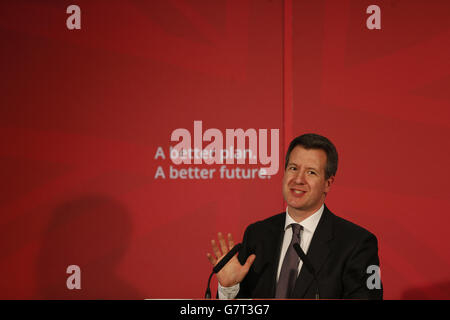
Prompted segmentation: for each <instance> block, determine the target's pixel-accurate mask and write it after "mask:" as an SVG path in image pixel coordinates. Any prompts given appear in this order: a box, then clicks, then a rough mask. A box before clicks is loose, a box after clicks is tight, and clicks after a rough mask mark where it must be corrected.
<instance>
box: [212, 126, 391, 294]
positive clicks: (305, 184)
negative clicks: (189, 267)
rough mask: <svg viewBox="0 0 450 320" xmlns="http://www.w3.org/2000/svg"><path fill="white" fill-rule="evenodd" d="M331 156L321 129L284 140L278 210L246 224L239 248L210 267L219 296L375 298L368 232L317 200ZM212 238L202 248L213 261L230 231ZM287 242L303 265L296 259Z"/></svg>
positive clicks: (375, 267)
mask: <svg viewBox="0 0 450 320" xmlns="http://www.w3.org/2000/svg"><path fill="white" fill-rule="evenodd" d="M337 164H338V154H337V151H336V148H335V146H334V145H333V144H332V143H331V142H330V141H329V140H328V139H327V138H325V137H323V136H320V135H316V134H304V135H302V136H299V137H297V138H295V139H294V140H293V141H292V142H291V144H290V145H289V148H288V151H287V154H286V163H285V172H284V177H283V196H284V199H285V200H286V203H287V208H286V212H283V213H280V214H278V215H275V216H272V217H270V218H268V219H266V220H263V221H259V222H256V223H254V224H251V225H250V226H248V227H247V229H246V231H245V233H244V239H243V241H242V249H241V251H240V252H239V254H238V255H236V256H235V257H233V259H231V260H230V261H229V262H228V263H227V264H226V265H225V267H224V268H223V269H222V270H221V271H220V272H219V273H218V274H217V278H218V280H219V290H218V295H219V297H220V298H314V297H316V296H317V295H319V296H320V298H327V299H382V297H383V289H382V285H381V280H380V278H379V276H380V274H379V258H378V245H377V239H376V237H375V236H374V235H373V234H372V233H370V232H369V231H367V230H365V229H364V228H362V227H360V226H357V225H356V224H354V223H352V222H349V221H347V220H344V219H342V218H339V217H337V216H336V215H334V214H333V213H332V212H331V211H330V210H329V209H328V208H327V207H326V206H325V198H326V195H327V193H328V192H329V191H330V188H331V186H332V184H333V182H334V178H335V175H336V171H337ZM218 239H219V245H217V243H216V241H215V240H212V248H213V253H214V254H213V255H211V254H209V253H208V254H207V256H208V259H209V261H210V262H211V263H212V264H213V265H215V264H216V263H217V262H218V261H219V260H220V259H221V258H222V257H223V256H224V255H225V254H226V253H227V252H228V250H229V249H231V248H232V247H233V246H234V241H233V238H232V236H231V234H228V239H227V240H228V241H226V240H225V239H224V237H223V235H222V234H221V233H219V234H218ZM295 243H297V244H298V245H299V246H300V248H301V249H302V250H303V251H304V252H306V254H307V260H309V262H310V265H308V264H307V262H306V263H305V261H303V260H304V259H299V257H298V255H297V252H296V250H295V249H294V244H295ZM308 267H309V268H308ZM315 277H316V279H314V278H315Z"/></svg>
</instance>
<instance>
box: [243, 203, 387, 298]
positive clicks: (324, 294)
mask: <svg viewBox="0 0 450 320" xmlns="http://www.w3.org/2000/svg"><path fill="white" fill-rule="evenodd" d="M285 216H286V213H285V212H283V213H280V214H278V215H275V216H273V217H270V218H268V219H266V220H263V221H259V222H256V223H254V224H251V225H250V226H248V228H247V229H246V231H245V233H244V239H243V242H242V249H241V251H240V252H239V255H238V259H239V261H240V262H241V264H243V263H244V262H245V261H246V259H247V257H248V256H249V255H250V254H252V253H254V254H256V259H255V261H254V263H253V265H252V266H251V268H250V270H249V272H248V274H247V276H246V277H245V278H244V280H243V281H242V282H241V284H240V290H239V294H238V296H237V297H236V298H274V297H275V288H276V276H277V270H278V262H279V260H280V252H281V246H282V241H283V235H284V224H285ZM307 257H308V258H309V259H310V261H311V264H312V265H313V267H314V269H315V271H316V273H317V279H318V283H319V289H320V290H319V292H320V298H321V299H382V297H383V289H382V287H381V288H380V289H369V288H368V286H367V284H366V282H367V279H368V277H369V276H371V275H373V273H367V267H368V266H370V265H377V266H379V259H378V245H377V238H376V237H375V236H374V235H373V234H372V233H370V232H369V231H367V230H365V229H363V228H362V227H360V226H357V225H356V224H354V223H351V222H349V221H347V220H344V219H342V218H339V217H337V216H335V215H334V214H333V213H332V212H331V211H330V210H328V208H327V207H326V206H325V209H324V211H323V214H322V217H321V218H320V221H319V223H318V225H317V228H316V230H315V232H314V235H313V238H312V240H311V244H310V246H309V250H308V253H307ZM313 280H314V278H313V275H312V274H311V273H310V272H309V271H308V269H307V268H306V267H305V265H304V264H303V266H302V269H301V271H300V274H299V276H298V278H297V281H296V284H295V287H294V290H293V294H292V296H291V298H299V299H302V298H304V299H314V296H315V293H316V284H315V282H314V281H313Z"/></svg>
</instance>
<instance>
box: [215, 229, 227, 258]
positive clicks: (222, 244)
mask: <svg viewBox="0 0 450 320" xmlns="http://www.w3.org/2000/svg"><path fill="white" fill-rule="evenodd" d="M217 238H219V243H220V249H222V253H223V255H226V254H227V253H228V247H227V243H226V242H225V239H224V238H223V235H222V232H219V233H218V234H217Z"/></svg>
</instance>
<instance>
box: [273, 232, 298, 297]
mask: <svg viewBox="0 0 450 320" xmlns="http://www.w3.org/2000/svg"><path fill="white" fill-rule="evenodd" d="M290 226H291V228H292V239H291V243H290V244H289V247H288V249H287V251H286V255H285V256H284V260H283V265H282V266H281V272H280V277H279V278H278V283H277V290H276V293H275V298H278V299H286V298H289V296H290V295H291V293H292V290H293V289H294V285H295V281H296V280H297V274H298V263H299V257H298V255H297V253H296V252H295V249H294V243H298V244H300V230H302V229H303V227H302V226H301V225H299V224H297V223H292V224H290Z"/></svg>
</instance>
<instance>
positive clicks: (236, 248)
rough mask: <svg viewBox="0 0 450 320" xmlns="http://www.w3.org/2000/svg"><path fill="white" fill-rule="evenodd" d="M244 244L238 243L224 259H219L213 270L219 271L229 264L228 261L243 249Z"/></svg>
mask: <svg viewBox="0 0 450 320" xmlns="http://www.w3.org/2000/svg"><path fill="white" fill-rule="evenodd" d="M241 247H242V244H240V243H238V244H237V245H235V246H234V247H233V248H232V249H231V250H230V251H228V253H227V254H226V255H225V257H223V258H222V260H220V261H219V263H217V264H216V266H215V267H214V268H213V272H214V273H217V272H219V271H220V270H222V268H223V267H224V266H225V265H226V264H227V262H228V261H230V260H231V258H233V257H234V255H235V254H236V253H237V252H238V251H239V250H241Z"/></svg>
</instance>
